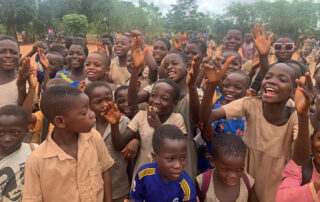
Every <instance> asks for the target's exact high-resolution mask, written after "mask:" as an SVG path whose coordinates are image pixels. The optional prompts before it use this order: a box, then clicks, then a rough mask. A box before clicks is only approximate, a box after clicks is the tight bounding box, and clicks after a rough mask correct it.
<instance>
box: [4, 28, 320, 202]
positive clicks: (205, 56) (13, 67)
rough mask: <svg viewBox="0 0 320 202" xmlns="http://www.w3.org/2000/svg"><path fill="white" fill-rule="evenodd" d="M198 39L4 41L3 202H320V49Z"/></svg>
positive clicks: (232, 36) (138, 36) (241, 37)
mask: <svg viewBox="0 0 320 202" xmlns="http://www.w3.org/2000/svg"><path fill="white" fill-rule="evenodd" d="M208 37H209V35H208ZM208 37H207V38H208ZM189 38H190V36H187V34H184V33H183V34H182V35H177V36H176V37H174V38H173V39H172V44H171V43H170V42H169V41H168V40H167V39H166V38H157V39H156V40H154V44H153V48H152V49H151V48H150V47H148V46H147V45H146V44H145V42H144V38H143V34H142V33H141V32H140V31H138V30H132V31H130V33H124V34H122V35H119V36H117V37H116V38H113V36H112V35H109V34H103V35H102V36H101V42H99V43H97V50H96V51H90V52H89V50H88V48H87V40H86V37H85V35H83V34H77V35H75V36H74V37H73V39H72V40H68V41H67V44H66V45H65V46H62V45H51V44H48V43H46V42H44V41H39V42H36V43H35V44H34V46H33V48H32V50H31V51H30V52H29V53H28V54H27V55H23V56H22V55H21V54H20V49H19V44H18V42H17V41H15V40H14V39H13V38H11V37H8V36H2V37H0V96H1V100H0V201H23V202H38V201H39V202H40V201H83V202H89V201H96V202H102V201H105V202H126V201H137V202H142V201H146V202H157V201H159V202H160V201H162V202H163V201H164V202H178V201H192V202H197V201H200V202H218V201H221V202H222V201H228V202H229V201H237V202H243V201H262V202H272V201H297V202H300V201H319V199H320V156H319V153H320V141H319V140H320V130H319V129H320V97H319V96H320V94H319V93H320V71H319V69H320V65H319V62H320V50H319V48H318V47H317V44H316V41H315V39H314V38H313V37H312V36H310V37H308V39H306V40H305V41H304V44H303V45H302V46H300V43H301V40H302V39H303V36H301V37H299V39H298V42H296V41H295V39H294V37H292V36H291V35H289V34H280V35H279V36H277V37H276V39H275V40H274V41H273V34H269V35H266V31H265V27H264V25H262V26H261V27H260V26H259V24H256V25H255V26H254V28H253V34H250V33H246V34H244V33H243V32H242V31H241V30H239V29H237V28H232V29H230V30H228V32H227V33H226V36H225V38H224V39H223V42H222V44H221V45H219V46H217V44H216V43H213V42H211V41H210V40H203V39H202V38H200V39H199V38H196V37H195V38H193V37H191V38H190V40H189ZM209 38H210V37H209ZM33 55H35V62H36V64H37V65H36V66H33V65H32V64H33V62H32V61H31V60H33V59H32V58H33ZM310 147H311V152H310ZM310 155H311V156H310Z"/></svg>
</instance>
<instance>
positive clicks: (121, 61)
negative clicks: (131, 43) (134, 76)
mask: <svg viewBox="0 0 320 202" xmlns="http://www.w3.org/2000/svg"><path fill="white" fill-rule="evenodd" d="M118 58H119V66H120V67H126V66H127V55H125V56H122V57H118Z"/></svg>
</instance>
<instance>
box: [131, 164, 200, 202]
mask: <svg viewBox="0 0 320 202" xmlns="http://www.w3.org/2000/svg"><path fill="white" fill-rule="evenodd" d="M133 183H134V184H133V189H132V190H131V193H130V197H129V198H130V199H134V200H135V201H137V202H143V201H145V202H180V201H192V202H196V201H197V194H196V190H195V187H194V184H193V182H192V180H191V178H190V177H189V176H188V174H187V173H186V172H185V171H183V172H182V174H181V176H180V178H179V179H178V180H176V181H172V182H167V183H166V182H163V181H162V179H161V178H160V176H159V174H158V165H157V164H156V163H150V164H145V165H143V166H141V167H140V168H139V170H138V172H137V174H136V176H135V180H134V182H133Z"/></svg>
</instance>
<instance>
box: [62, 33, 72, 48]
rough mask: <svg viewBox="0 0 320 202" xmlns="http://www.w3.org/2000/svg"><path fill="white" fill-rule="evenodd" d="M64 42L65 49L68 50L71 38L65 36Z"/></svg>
mask: <svg viewBox="0 0 320 202" xmlns="http://www.w3.org/2000/svg"><path fill="white" fill-rule="evenodd" d="M64 41H65V46H66V49H68V50H69V48H70V46H71V45H72V41H73V38H72V37H71V36H66V37H65V39H64Z"/></svg>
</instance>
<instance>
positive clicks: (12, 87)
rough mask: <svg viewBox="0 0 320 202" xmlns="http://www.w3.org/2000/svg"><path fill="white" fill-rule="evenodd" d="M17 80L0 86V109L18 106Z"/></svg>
mask: <svg viewBox="0 0 320 202" xmlns="http://www.w3.org/2000/svg"><path fill="white" fill-rule="evenodd" d="M16 83H17V79H14V80H12V81H10V82H8V83H5V84H0V98H1V99H0V107H3V106H5V105H17V104H18V88H17V84H16Z"/></svg>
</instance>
